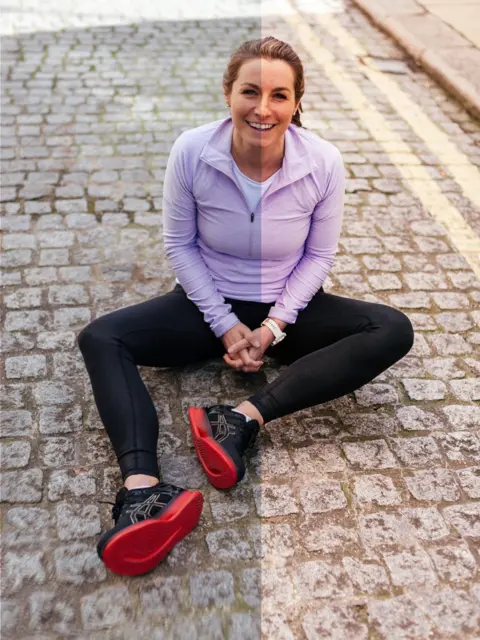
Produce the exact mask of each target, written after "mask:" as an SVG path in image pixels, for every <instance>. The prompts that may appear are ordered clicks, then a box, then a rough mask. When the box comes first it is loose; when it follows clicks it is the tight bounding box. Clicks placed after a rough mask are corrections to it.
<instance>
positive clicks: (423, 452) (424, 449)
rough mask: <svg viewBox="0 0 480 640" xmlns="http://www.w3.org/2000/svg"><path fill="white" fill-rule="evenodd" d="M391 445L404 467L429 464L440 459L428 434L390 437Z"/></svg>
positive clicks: (434, 443) (435, 446)
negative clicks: (413, 436) (414, 436)
mask: <svg viewBox="0 0 480 640" xmlns="http://www.w3.org/2000/svg"><path fill="white" fill-rule="evenodd" d="M391 445H392V449H393V450H394V452H395V455H396V456H397V457H398V458H399V459H400V461H401V463H402V464H403V465H404V466H405V467H422V466H429V465H431V464H432V463H434V462H438V461H439V460H441V455H440V452H439V450H438V447H437V444H436V442H435V440H434V439H433V438H431V437H430V436H422V437H416V438H392V439H391Z"/></svg>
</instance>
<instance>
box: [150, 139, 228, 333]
mask: <svg viewBox="0 0 480 640" xmlns="http://www.w3.org/2000/svg"><path fill="white" fill-rule="evenodd" d="M185 142H186V139H185V134H181V135H180V136H179V137H178V138H177V139H176V140H175V142H174V144H173V147H172V149H171V152H170V155H169V158H168V161H167V167H166V171H165V177H164V183H163V203H162V204H163V237H164V244H165V251H166V255H167V258H168V259H169V261H170V264H171V265H172V268H173V271H174V273H175V275H176V277H177V279H178V281H179V282H180V284H181V285H182V287H183V288H184V290H185V293H186V294H187V297H188V298H189V300H192V302H194V303H195V304H196V305H197V307H198V308H199V310H200V311H201V313H202V314H203V316H204V319H205V322H207V323H208V324H209V325H210V328H211V330H212V331H213V333H214V334H215V336H216V337H217V338H220V337H221V336H222V335H223V334H224V333H226V332H227V331H228V330H229V329H231V328H232V327H233V326H234V325H236V324H237V323H238V322H240V320H239V319H238V317H237V316H236V315H235V314H234V313H233V312H232V307H231V305H229V304H227V303H226V302H225V299H224V298H223V296H222V295H221V294H220V293H219V292H218V291H217V288H216V286H215V283H214V281H213V278H212V276H211V273H210V271H209V270H208V267H207V265H206V264H205V261H204V259H203V258H202V256H201V254H200V249H199V248H198V245H197V241H196V238H197V207H196V202H195V198H194V196H193V193H192V189H191V184H190V182H191V176H192V175H193V171H192V170H190V171H188V162H189V161H190V162H191V161H192V158H191V154H190V157H189V154H188V150H187V148H186V144H185ZM187 176H190V180H188V178H187Z"/></svg>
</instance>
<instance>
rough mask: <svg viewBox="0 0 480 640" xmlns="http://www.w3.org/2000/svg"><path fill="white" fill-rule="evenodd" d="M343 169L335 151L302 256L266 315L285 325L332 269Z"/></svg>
mask: <svg viewBox="0 0 480 640" xmlns="http://www.w3.org/2000/svg"><path fill="white" fill-rule="evenodd" d="M344 193H345V170H344V166H343V161H342V157H341V155H340V152H339V151H338V150H336V153H335V158H334V160H333V162H332V168H331V171H330V176H329V179H328V182H327V186H326V189H325V193H324V196H323V198H322V199H321V201H320V202H319V203H318V204H317V205H316V207H315V209H314V210H313V213H312V222H311V226H310V231H309V234H308V237H307V239H306V241H305V246H304V253H303V256H302V257H301V259H300V260H299V262H298V263H297V265H296V266H295V268H294V269H293V271H292V273H291V274H290V276H289V278H288V280H287V282H286V284H285V287H284V289H283V291H282V293H281V295H280V297H279V298H278V299H277V300H276V301H275V304H274V306H273V307H271V308H270V311H269V313H268V315H269V317H271V318H278V319H279V320H283V321H284V322H287V323H288V324H294V323H295V321H296V319H297V316H298V312H299V311H302V309H304V308H305V307H306V306H307V304H308V303H309V302H310V300H311V299H312V298H313V296H314V295H315V294H316V293H317V292H318V290H319V289H320V287H321V286H322V284H323V283H324V282H325V279H326V277H327V275H328V272H329V271H330V269H331V268H332V266H333V263H334V260H335V253H336V251H337V248H338V240H339V237H340V230H341V226H342V218H343V203H344Z"/></svg>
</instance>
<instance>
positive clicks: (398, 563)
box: [383, 550, 437, 587]
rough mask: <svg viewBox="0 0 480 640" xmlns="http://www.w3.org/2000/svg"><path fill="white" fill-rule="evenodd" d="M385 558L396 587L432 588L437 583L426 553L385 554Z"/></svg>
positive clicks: (418, 551) (416, 551) (403, 552)
mask: <svg viewBox="0 0 480 640" xmlns="http://www.w3.org/2000/svg"><path fill="white" fill-rule="evenodd" d="M383 558H384V560H385V563H386V565H387V567H388V570H389V572H390V575H391V577H392V584H393V585H394V586H396V587H409V586H429V587H432V586H433V585H435V584H436V583H437V576H436V574H435V571H434V569H433V565H432V563H431V560H430V558H429V557H428V555H427V554H426V553H425V552H424V551H420V550H414V551H401V552H400V553H389V552H387V553H386V552H384V553H383Z"/></svg>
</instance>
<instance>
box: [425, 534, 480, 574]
mask: <svg viewBox="0 0 480 640" xmlns="http://www.w3.org/2000/svg"><path fill="white" fill-rule="evenodd" d="M428 552H429V554H430V557H431V558H432V560H433V563H434V565H435V568H436V570H437V572H438V575H439V577H440V579H441V580H445V581H447V582H456V581H458V580H468V579H470V578H472V577H473V576H474V575H475V574H476V572H477V563H476V561H475V558H474V557H473V555H472V554H471V552H470V550H469V548H468V546H467V545H466V544H465V543H464V542H461V541H455V544H448V545H447V544H446V545H443V546H439V545H436V546H435V547H432V548H430V549H429V550H428Z"/></svg>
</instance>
